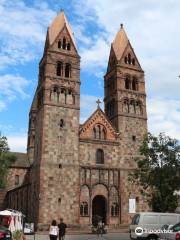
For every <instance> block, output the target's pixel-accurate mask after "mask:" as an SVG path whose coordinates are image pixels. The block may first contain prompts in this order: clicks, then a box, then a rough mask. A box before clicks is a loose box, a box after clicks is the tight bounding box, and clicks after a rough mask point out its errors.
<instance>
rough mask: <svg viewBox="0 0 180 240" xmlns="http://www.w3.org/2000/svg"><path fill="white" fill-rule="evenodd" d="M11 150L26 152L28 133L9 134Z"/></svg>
mask: <svg viewBox="0 0 180 240" xmlns="http://www.w3.org/2000/svg"><path fill="white" fill-rule="evenodd" d="M7 139H8V144H9V147H10V151H12V152H26V148H27V135H13V136H11V135H9V136H7Z"/></svg>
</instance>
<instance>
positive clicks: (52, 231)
mask: <svg viewBox="0 0 180 240" xmlns="http://www.w3.org/2000/svg"><path fill="white" fill-rule="evenodd" d="M57 237H58V226H57V222H56V220H52V223H51V226H50V228H49V238H50V240H57Z"/></svg>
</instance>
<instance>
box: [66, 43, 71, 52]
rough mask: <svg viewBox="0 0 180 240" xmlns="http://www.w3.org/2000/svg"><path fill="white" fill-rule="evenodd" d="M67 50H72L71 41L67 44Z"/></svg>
mask: <svg viewBox="0 0 180 240" xmlns="http://www.w3.org/2000/svg"><path fill="white" fill-rule="evenodd" d="M67 50H68V51H70V50H71V44H70V43H68V44H67Z"/></svg>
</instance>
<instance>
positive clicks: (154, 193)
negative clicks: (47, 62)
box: [130, 133, 180, 212]
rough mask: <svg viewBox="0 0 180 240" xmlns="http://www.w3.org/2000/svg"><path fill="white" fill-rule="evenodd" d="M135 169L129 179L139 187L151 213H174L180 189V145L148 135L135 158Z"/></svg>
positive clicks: (176, 142)
mask: <svg viewBox="0 0 180 240" xmlns="http://www.w3.org/2000/svg"><path fill="white" fill-rule="evenodd" d="M135 161H136V163H137V168H136V170H135V171H134V172H133V173H131V174H130V180H131V181H132V180H133V181H134V182H135V183H136V184H138V185H139V186H140V191H141V193H142V194H143V195H145V196H146V197H147V200H148V201H149V204H150V206H151V207H152V209H153V211H157V212H167V211H174V210H175V209H176V207H177V205H178V199H179V196H177V195H175V194H174V192H175V191H177V190H180V145H179V142H178V141H177V140H176V139H172V138H170V137H169V136H166V135H165V134H164V133H160V134H159V136H158V137H156V136H154V135H152V134H150V133H148V134H147V136H146V137H145V138H144V141H143V144H142V146H141V147H140V157H138V158H136V159H135Z"/></svg>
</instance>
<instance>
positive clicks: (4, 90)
mask: <svg viewBox="0 0 180 240" xmlns="http://www.w3.org/2000/svg"><path fill="white" fill-rule="evenodd" d="M29 84H30V82H29V81H28V80H26V79H25V78H24V77H21V76H18V75H15V76H14V75H11V74H5V75H2V76H0V92H1V96H5V97H6V99H5V100H12V99H15V98H16V97H17V96H18V97H19V96H20V97H21V98H23V99H25V98H27V97H28V94H27V93H26V92H25V89H26V87H27V86H28V85H29Z"/></svg>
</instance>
